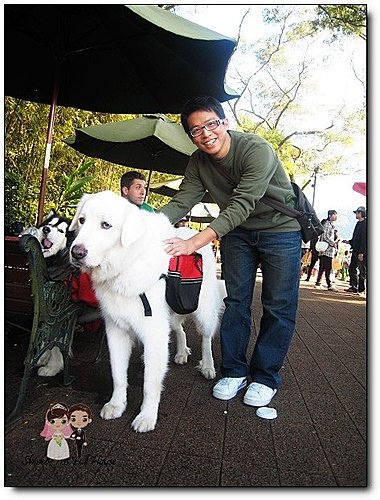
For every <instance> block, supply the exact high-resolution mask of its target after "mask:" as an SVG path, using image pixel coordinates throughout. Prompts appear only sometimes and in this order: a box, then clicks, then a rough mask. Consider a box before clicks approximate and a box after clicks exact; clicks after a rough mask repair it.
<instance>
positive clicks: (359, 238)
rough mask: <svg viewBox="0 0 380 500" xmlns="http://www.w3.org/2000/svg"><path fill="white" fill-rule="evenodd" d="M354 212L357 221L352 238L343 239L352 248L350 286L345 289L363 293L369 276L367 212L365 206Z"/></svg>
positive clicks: (349, 270)
mask: <svg viewBox="0 0 380 500" xmlns="http://www.w3.org/2000/svg"><path fill="white" fill-rule="evenodd" d="M354 214H355V215H356V219H357V223H356V225H355V228H354V232H353V235H352V238H351V239H350V240H343V243H348V244H349V245H351V248H352V255H351V263H350V267H349V269H348V274H349V275H350V287H349V288H347V289H346V290H345V291H346V292H357V293H363V292H364V291H365V281H366V277H367V220H366V217H367V213H366V209H365V207H359V208H357V209H356V210H354ZM358 271H359V276H358Z"/></svg>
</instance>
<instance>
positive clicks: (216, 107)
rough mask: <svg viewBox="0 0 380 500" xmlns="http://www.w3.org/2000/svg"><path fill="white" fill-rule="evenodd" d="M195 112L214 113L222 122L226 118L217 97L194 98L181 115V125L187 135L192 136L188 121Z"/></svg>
mask: <svg viewBox="0 0 380 500" xmlns="http://www.w3.org/2000/svg"><path fill="white" fill-rule="evenodd" d="M194 111H214V112H215V114H216V115H217V116H218V118H220V119H221V120H224V119H225V118H226V115H225V113H224V109H223V107H222V105H221V104H220V102H219V101H218V100H217V99H215V97H211V96H202V97H193V98H192V99H189V100H188V101H187V102H186V103H185V105H184V107H183V109H182V113H181V123H182V126H183V128H184V130H185V132H186V134H187V135H190V129H189V126H188V124H187V119H188V118H189V116H190V115H191V113H194Z"/></svg>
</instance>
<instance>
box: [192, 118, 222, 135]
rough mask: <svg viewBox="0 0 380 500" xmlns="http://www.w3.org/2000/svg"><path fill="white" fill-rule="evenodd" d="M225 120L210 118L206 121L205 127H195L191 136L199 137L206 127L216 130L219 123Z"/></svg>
mask: <svg viewBox="0 0 380 500" xmlns="http://www.w3.org/2000/svg"><path fill="white" fill-rule="evenodd" d="M222 122H223V120H210V121H209V122H207V123H206V125H203V127H194V128H192V129H191V130H190V135H191V137H198V136H200V135H201V134H202V132H203V129H206V130H207V131H209V132H210V131H211V130H215V129H216V128H218V127H219V125H220V124H221V123H222Z"/></svg>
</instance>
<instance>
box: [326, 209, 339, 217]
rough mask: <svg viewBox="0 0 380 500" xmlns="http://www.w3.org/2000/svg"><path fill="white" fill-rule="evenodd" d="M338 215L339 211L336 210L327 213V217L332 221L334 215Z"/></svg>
mask: <svg viewBox="0 0 380 500" xmlns="http://www.w3.org/2000/svg"><path fill="white" fill-rule="evenodd" d="M336 213H337V211H336V210H329V211H328V212H327V217H328V218H329V219H330V217H331V216H332V215H334V214H336Z"/></svg>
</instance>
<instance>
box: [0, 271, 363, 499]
mask: <svg viewBox="0 0 380 500" xmlns="http://www.w3.org/2000/svg"><path fill="white" fill-rule="evenodd" d="M336 284H337V286H338V288H339V291H338V292H329V291H326V290H324V289H321V290H317V289H315V288H314V287H313V284H312V283H307V282H304V281H301V290H300V304H299V311H298V319H297V325H296V333H295V336H294V340H293V343H292V346H291V349H290V351H289V354H288V357H287V359H286V362H285V365H284V368H283V373H282V375H283V385H282V387H281V389H280V390H279V391H278V393H277V395H276V396H275V398H274V399H273V401H272V403H271V406H273V407H275V408H276V409H277V412H278V417H277V419H275V420H272V421H267V420H262V419H260V418H259V417H257V416H256V415H255V409H254V408H252V407H248V406H245V405H244V404H243V402H242V399H243V392H241V393H239V395H238V396H237V397H236V398H235V399H233V400H231V401H228V402H223V401H219V400H216V399H214V398H213V397H212V394H211V391H212V386H213V384H214V381H208V380H205V379H204V378H203V377H202V376H201V375H200V374H199V372H197V370H196V368H195V367H196V365H197V362H198V360H199V358H200V337H199V336H198V335H197V333H196V332H195V331H194V327H193V324H192V323H189V324H188V326H187V330H188V337H189V345H190V347H191V348H192V352H193V354H192V356H191V357H190V361H189V363H188V364H187V365H185V366H177V365H175V364H174V363H173V362H172V361H171V363H170V369H169V372H168V375H167V377H166V381H165V390H164V392H163V394H162V399H161V405H160V409H159V420H158V424H157V428H156V430H155V431H153V432H149V433H146V434H136V433H135V432H134V431H133V430H132V428H131V426H130V424H131V421H132V420H133V418H134V417H135V416H136V414H137V413H138V408H139V405H140V404H141V400H142V382H143V371H142V370H143V367H142V364H141V354H142V350H141V347H137V348H136V349H135V351H134V353H133V355H132V359H131V367H130V372H129V376H130V387H129V395H128V401H129V403H128V404H129V406H128V409H127V412H126V413H125V415H123V417H122V418H120V419H117V420H114V421H103V420H102V419H101V418H100V417H99V411H100V409H101V407H102V405H103V404H104V402H106V401H107V400H108V398H109V396H110V393H111V390H112V385H111V376H110V369H109V362H108V354H107V348H105V349H104V350H103V357H102V359H101V361H100V362H99V363H97V364H94V363H93V360H94V358H95V356H96V352H97V348H98V345H99V340H100V334H99V333H88V332H87V333H86V332H82V333H77V334H76V337H75V341H74V354H75V357H74V358H73V359H72V361H71V372H72V374H73V375H74V376H75V381H74V382H73V384H72V386H71V387H69V388H65V387H62V386H60V380H61V379H60V376H57V377H52V378H49V379H44V378H41V377H38V376H34V377H32V379H31V381H30V383H29V390H28V394H27V397H26V400H25V403H24V408H23V414H22V418H21V419H20V420H19V421H18V422H16V423H15V424H13V425H12V426H11V427H9V428H8V429H7V431H6V433H5V458H4V462H5V476H4V484H5V486H13V487H17V486H20V487H22V486H38V487H41V486H125V487H157V486H159V487H247V486H250V487H279V486H281V487H285V486H292V487H351V488H360V489H361V491H362V492H363V493H364V492H368V488H367V489H365V490H363V488H364V487H366V486H368V485H369V484H371V482H372V478H368V477H367V476H368V471H369V470H370V468H369V465H368V464H367V459H368V458H369V457H370V455H368V452H367V446H366V437H367V415H366V410H367V398H366V394H367V393H366V377H367V369H366V355H367V349H366V300H365V299H364V298H362V297H358V296H357V295H354V294H350V293H346V292H344V291H343V288H345V286H346V285H345V284H343V283H342V282H340V281H337V283H336ZM260 289H261V283H260V278H259V280H258V286H257V289H256V292H255V298H254V302H253V309H254V318H255V319H254V325H253V335H252V342H251V348H252V345H253V343H254V340H255V336H256V332H257V329H258V325H259V320H260V316H261V313H260V311H261V307H260ZM173 344H174V340H173V343H172V344H171V360H172V359H173V353H174V345H173ZM26 349H27V338H26V335H25V334H24V333H22V332H17V331H14V330H13V329H10V330H8V332H7V335H6V343H5V357H6V368H5V375H6V384H5V410H6V414H8V413H9V412H10V410H11V409H12V407H13V404H14V402H15V398H16V394H17V391H18V387H19V384H20V380H21V376H22V370H23V368H22V361H23V357H24V356H25V352H26ZM214 356H215V360H216V366H219V360H220V350H219V342H218V339H217V338H216V339H215V341H214ZM218 376H219V374H218ZM55 401H63V402H65V403H66V404H68V405H71V404H74V403H77V402H84V403H86V404H88V405H89V406H90V407H91V408H92V410H93V412H94V418H93V423H92V424H91V425H90V427H89V428H88V440H89V445H88V447H87V448H85V451H84V453H83V457H82V461H81V463H80V464H79V465H78V464H77V463H76V462H75V451H74V450H73V449H72V448H71V456H70V459H68V460H65V461H62V462H59V461H51V460H48V459H47V458H46V449H47V444H46V442H45V441H44V440H43V438H41V437H40V436H39V433H40V431H41V430H42V427H43V421H44V414H45V411H46V409H47V407H48V406H49V404H50V403H51V402H55ZM70 446H71V443H70ZM218 491H220V490H218Z"/></svg>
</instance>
